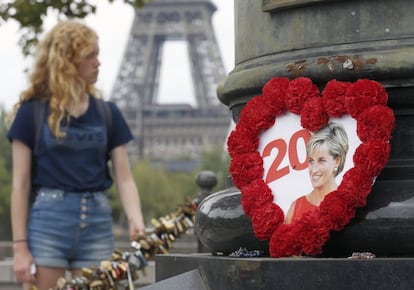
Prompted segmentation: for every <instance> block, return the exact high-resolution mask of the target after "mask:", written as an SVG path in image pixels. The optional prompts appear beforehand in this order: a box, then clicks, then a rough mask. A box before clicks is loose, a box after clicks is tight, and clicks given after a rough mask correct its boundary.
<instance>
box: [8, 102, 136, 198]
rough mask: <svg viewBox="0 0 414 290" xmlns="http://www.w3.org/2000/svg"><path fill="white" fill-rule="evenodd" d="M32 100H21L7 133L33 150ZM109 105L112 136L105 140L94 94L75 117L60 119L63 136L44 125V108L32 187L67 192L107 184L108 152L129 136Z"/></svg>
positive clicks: (112, 107) (45, 123)
mask: <svg viewBox="0 0 414 290" xmlns="http://www.w3.org/2000/svg"><path fill="white" fill-rule="evenodd" d="M33 102H34V101H28V102H25V103H23V104H22V105H21V106H20V108H19V110H18V112H17V114H16V117H15V120H14V121H13V124H12V126H11V128H10V130H9V132H8V134H7V137H8V138H9V139H10V140H13V139H17V140H19V141H21V142H23V143H24V144H26V145H27V146H28V147H29V148H30V149H31V150H32V152H33V149H34V145H35V140H36V136H35V135H36V133H35V128H34V127H35V126H34V121H33V120H34V116H33ZM107 103H108V104H109V107H110V110H111V114H112V131H111V134H112V137H111V140H108V143H107V138H108V136H107V128H106V124H105V120H104V117H103V116H101V114H100V113H99V110H98V108H97V105H96V100H95V98H94V97H91V98H90V102H89V108H88V110H87V111H86V112H85V113H84V114H83V115H82V116H80V117H79V118H74V117H71V118H70V121H69V123H68V122H67V121H66V120H65V119H64V120H62V123H61V130H62V131H64V132H66V137H64V138H61V139H56V138H55V137H54V135H53V134H52V131H51V130H50V128H49V126H48V124H47V116H48V115H49V108H47V110H46V112H47V113H46V114H45V119H44V120H43V125H42V131H41V136H40V140H39V144H38V146H39V147H38V154H37V156H34V158H35V160H36V162H35V163H34V164H35V168H34V173H33V174H34V176H32V183H33V186H35V187H41V186H43V187H49V188H56V189H62V190H65V191H71V192H88V191H89V192H93V191H101V190H106V189H108V188H109V187H111V185H112V183H113V180H112V178H111V175H110V173H109V168H108V154H107V153H108V151H109V152H110V151H111V150H112V149H114V148H116V147H117V146H120V145H123V144H126V143H128V142H129V141H131V140H132V139H133V137H132V134H131V131H130V130H129V128H128V126H127V124H126V122H125V120H124V118H123V117H122V115H121V112H120V111H119V109H118V107H117V106H116V105H115V104H114V103H112V102H107Z"/></svg>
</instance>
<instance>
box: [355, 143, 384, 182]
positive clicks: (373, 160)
mask: <svg viewBox="0 0 414 290" xmlns="http://www.w3.org/2000/svg"><path fill="white" fill-rule="evenodd" d="M390 151H391V146H390V144H389V143H388V142H386V141H381V140H375V141H370V142H366V143H362V144H361V145H359V146H358V148H357V149H356V150H355V153H354V166H355V167H357V168H358V169H360V170H361V171H364V172H365V173H366V174H368V175H369V176H371V177H375V176H378V175H379V174H380V173H381V170H382V168H384V166H385V164H387V161H388V157H389V155H390Z"/></svg>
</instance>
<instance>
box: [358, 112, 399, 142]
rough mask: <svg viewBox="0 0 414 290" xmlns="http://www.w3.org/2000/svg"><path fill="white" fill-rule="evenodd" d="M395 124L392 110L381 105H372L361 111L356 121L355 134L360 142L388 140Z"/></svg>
mask: <svg viewBox="0 0 414 290" xmlns="http://www.w3.org/2000/svg"><path fill="white" fill-rule="evenodd" d="M394 126H395V117H394V111H393V110H392V109H391V108H389V107H387V106H383V105H376V106H372V107H370V108H368V109H366V110H365V111H363V112H362V113H361V114H360V115H359V117H358V122H357V135H358V137H359V139H361V141H362V142H367V141H372V140H377V139H379V140H382V141H388V140H390V139H391V132H392V129H394Z"/></svg>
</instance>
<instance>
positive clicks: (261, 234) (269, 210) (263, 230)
mask: <svg viewBox="0 0 414 290" xmlns="http://www.w3.org/2000/svg"><path fill="white" fill-rule="evenodd" d="M251 220H252V225H253V230H254V234H255V236H256V237H257V238H258V239H259V240H268V239H270V237H271V236H272V233H273V232H274V230H275V229H276V228H277V227H278V226H279V224H281V223H282V222H283V220H284V215H283V211H282V210H281V208H280V207H279V206H277V205H276V204H274V203H266V204H264V205H263V206H261V207H258V208H255V209H254V210H253V211H252V213H251Z"/></svg>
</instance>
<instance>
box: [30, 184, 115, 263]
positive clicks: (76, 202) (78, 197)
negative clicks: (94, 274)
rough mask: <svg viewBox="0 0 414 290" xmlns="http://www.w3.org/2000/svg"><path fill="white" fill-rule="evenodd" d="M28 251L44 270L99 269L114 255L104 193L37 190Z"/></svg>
mask: <svg viewBox="0 0 414 290" xmlns="http://www.w3.org/2000/svg"><path fill="white" fill-rule="evenodd" d="M28 240H29V248H30V251H31V253H32V255H33V257H34V260H35V263H36V264H37V265H39V266H44V267H57V268H65V269H80V268H83V267H92V266H97V267H99V265H100V262H101V261H103V260H107V259H109V258H110V257H111V255H112V253H113V251H114V237H113V233H112V215H111V207H110V206H109V202H108V198H107V196H106V194H105V192H84V193H76V192H65V191H62V190H56V189H50V188H40V189H39V190H38V192H37V196H36V199H35V201H34V203H33V205H32V207H31V210H30V215H29V223H28Z"/></svg>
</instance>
